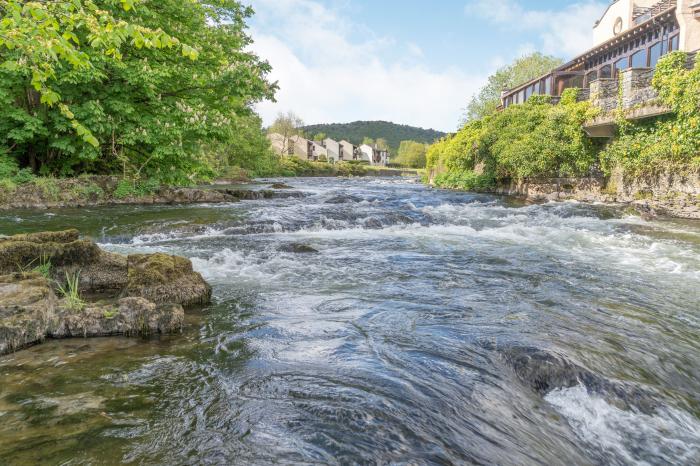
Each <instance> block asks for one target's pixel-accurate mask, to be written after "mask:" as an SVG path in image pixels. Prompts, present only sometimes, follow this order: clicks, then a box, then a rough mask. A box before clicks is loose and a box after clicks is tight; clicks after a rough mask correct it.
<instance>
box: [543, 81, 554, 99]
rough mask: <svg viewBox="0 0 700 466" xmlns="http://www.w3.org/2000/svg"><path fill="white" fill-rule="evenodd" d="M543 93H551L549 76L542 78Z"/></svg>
mask: <svg viewBox="0 0 700 466" xmlns="http://www.w3.org/2000/svg"><path fill="white" fill-rule="evenodd" d="M544 93H545V95H552V80H551V79H550V78H547V79H545V80H544Z"/></svg>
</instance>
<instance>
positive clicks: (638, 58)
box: [632, 50, 647, 68]
mask: <svg viewBox="0 0 700 466" xmlns="http://www.w3.org/2000/svg"><path fill="white" fill-rule="evenodd" d="M646 67H647V51H646V50H640V51H639V52H637V53H635V54H634V55H632V68H646Z"/></svg>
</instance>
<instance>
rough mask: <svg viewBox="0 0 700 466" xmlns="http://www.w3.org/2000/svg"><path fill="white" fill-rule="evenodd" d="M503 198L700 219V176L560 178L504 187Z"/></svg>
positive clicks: (507, 184) (499, 189)
mask: <svg viewBox="0 0 700 466" xmlns="http://www.w3.org/2000/svg"><path fill="white" fill-rule="evenodd" d="M496 192H497V193H499V194H506V195H513V196H520V197H525V198H528V199H530V200H535V201H549V200H554V201H562V200H577V201H581V202H603V203H616V204H627V205H629V206H630V207H632V208H634V209H635V210H637V211H638V212H639V213H640V214H642V215H643V216H650V217H654V216H669V217H676V218H686V219H696V220H697V219H700V173H691V174H685V175H682V174H678V173H666V174H660V175H657V176H654V177H645V178H633V179H630V178H625V177H624V176H623V175H622V174H620V173H616V174H614V175H613V176H612V177H610V178H608V179H604V178H593V177H592V178H559V179H545V180H527V181H522V182H510V183H503V184H501V185H500V186H499V187H498V188H497V189H496Z"/></svg>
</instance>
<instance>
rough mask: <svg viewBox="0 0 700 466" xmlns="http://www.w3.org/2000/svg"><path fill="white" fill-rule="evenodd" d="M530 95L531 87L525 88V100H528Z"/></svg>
mask: <svg viewBox="0 0 700 466" xmlns="http://www.w3.org/2000/svg"><path fill="white" fill-rule="evenodd" d="M531 95H532V86H527V87H526V88H525V100H527V99H529V98H530V96H531Z"/></svg>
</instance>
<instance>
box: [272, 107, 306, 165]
mask: <svg viewBox="0 0 700 466" xmlns="http://www.w3.org/2000/svg"><path fill="white" fill-rule="evenodd" d="M303 126H304V121H303V120H302V119H301V117H299V116H298V115H297V114H296V113H294V112H292V111H289V112H287V113H281V112H280V113H278V114H277V118H276V119H275V121H274V123H272V125H271V126H270V127H269V128H268V130H267V132H268V134H272V133H277V134H279V135H281V136H282V147H281V148H280V150H281V153H282V154H287V153H289V149H290V148H292V147H293V145H294V143H295V142H296V138H298V137H304V130H303V129H302V127H303Z"/></svg>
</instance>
